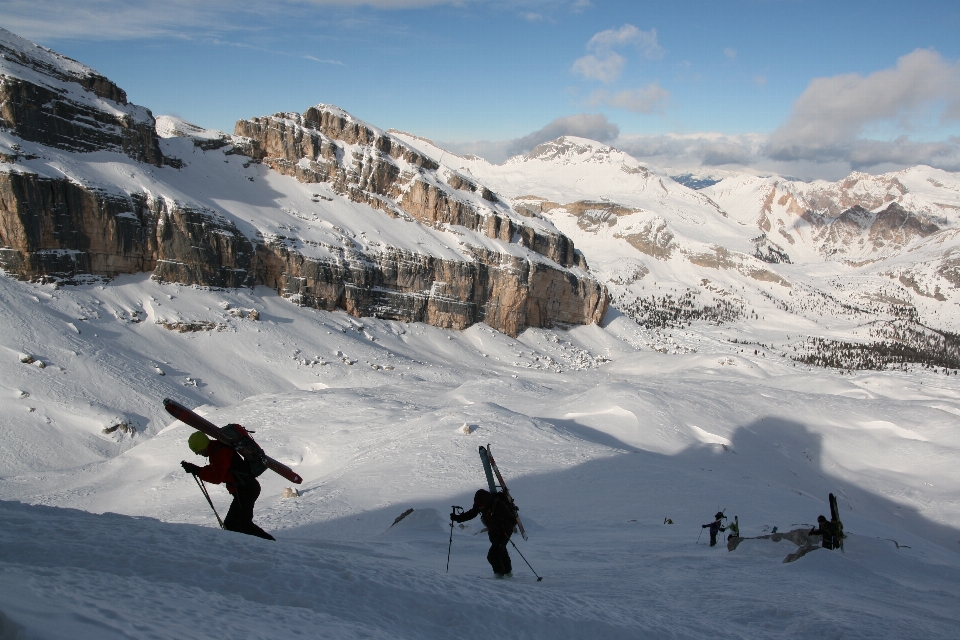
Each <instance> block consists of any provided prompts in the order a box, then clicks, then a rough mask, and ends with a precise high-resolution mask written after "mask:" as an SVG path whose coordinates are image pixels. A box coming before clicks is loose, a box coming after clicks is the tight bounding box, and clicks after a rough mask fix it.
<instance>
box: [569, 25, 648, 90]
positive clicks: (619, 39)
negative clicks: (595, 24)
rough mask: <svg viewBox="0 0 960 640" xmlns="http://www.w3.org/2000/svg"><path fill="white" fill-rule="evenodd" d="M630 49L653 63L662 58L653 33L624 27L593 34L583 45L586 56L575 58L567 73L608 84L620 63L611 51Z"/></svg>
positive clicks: (617, 56)
mask: <svg viewBox="0 0 960 640" xmlns="http://www.w3.org/2000/svg"><path fill="white" fill-rule="evenodd" d="M624 46H632V47H636V48H637V49H639V50H640V52H641V54H642V55H643V56H644V57H645V58H648V59H651V60H656V59H659V58H662V57H663V53H664V51H663V47H661V46H660V44H659V43H658V42H657V30H656V29H651V30H650V31H641V30H640V29H638V28H637V27H635V26H633V25H632V24H625V25H623V26H622V27H620V28H619V29H607V30H606V31H600V32H599V33H596V34H594V36H593V37H592V38H590V40H588V41H587V51H590V52H591V53H589V54H588V55H586V56H583V57H582V58H578V59H577V60H576V61H575V62H574V63H573V67H572V68H571V69H570V70H571V71H573V73H576V74H578V75H581V76H583V77H584V78H586V79H588V80H599V81H600V82H603V83H610V82H613V81H614V80H616V79H617V78H619V77H620V72H621V71H622V70H623V63H624V59H623V57H622V56H620V55H619V54H618V53H616V52H615V51H614V50H613V48H614V47H624Z"/></svg>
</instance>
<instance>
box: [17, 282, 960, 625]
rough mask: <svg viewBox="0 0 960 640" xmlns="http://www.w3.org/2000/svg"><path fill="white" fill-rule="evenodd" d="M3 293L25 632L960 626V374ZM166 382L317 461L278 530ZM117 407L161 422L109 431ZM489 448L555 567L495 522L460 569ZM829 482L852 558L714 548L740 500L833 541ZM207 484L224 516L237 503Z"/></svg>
mask: <svg viewBox="0 0 960 640" xmlns="http://www.w3.org/2000/svg"><path fill="white" fill-rule="evenodd" d="M0 301H2V305H0V357H2V358H3V361H4V365H3V367H2V368H0V402H2V409H3V411H2V416H3V417H2V423H0V424H2V430H0V476H2V477H0V512H2V516H0V520H2V522H3V523H4V526H3V527H0V540H2V544H0V613H2V614H3V615H4V616H6V618H0V625H3V626H2V627H0V628H4V629H6V628H11V625H13V627H12V628H16V629H19V631H18V633H20V636H21V637H23V638H153V637H156V638H173V637H176V638H212V637H224V636H225V635H227V636H238V637H250V638H260V637H263V638H267V637H287V636H292V637H300V636H303V637H330V638H353V637H357V638H360V637H376V638H381V637H382V638H414V637H416V638H438V639H439V638H448V637H451V636H456V637H467V638H471V637H477V638H480V637H489V635H490V634H491V633H494V634H495V635H499V636H502V637H529V638H557V637H564V638H568V637H569V638H584V637H603V638H608V637H609V638H621V637H622V638H638V637H644V638H646V637H653V638H657V637H663V638H702V637H706V636H717V637H729V638H755V637H771V638H775V637H784V638H786V637H796V636H797V635H798V634H799V635H806V634H814V633H817V634H821V635H826V636H827V637H844V638H857V637H863V638H876V637H890V638H911V637H916V638H929V637H951V636H952V635H954V634H955V632H956V629H957V628H958V627H960V615H958V613H957V610H956V606H955V605H956V601H957V597H958V595H960V587H958V585H960V555H958V549H957V545H958V539H960V532H958V529H960V501H958V500H957V490H958V487H960V471H958V470H957V468H956V462H955V461H956V456H957V452H958V449H960V432H958V431H957V429H956V416H957V415H958V412H960V381H958V378H957V377H956V376H943V375H937V374H933V373H929V372H926V371H923V370H920V371H915V372H912V373H904V372H861V373H857V374H856V375H854V376H839V375H837V374H836V373H833V372H830V371H825V370H814V369H809V368H807V367H802V368H797V367H793V366H790V363H789V361H785V362H780V361H778V359H771V358H766V359H764V358H762V357H759V356H757V357H754V356H753V355H752V354H750V355H745V354H742V353H740V352H739V345H735V344H731V343H730V342H729V341H727V340H726V339H725V335H724V334H723V333H722V332H723V331H726V329H718V328H704V329H701V330H700V331H699V333H695V334H694V333H687V334H681V333H680V332H676V334H675V337H676V340H677V341H678V343H679V342H683V341H686V342H687V343H690V344H694V343H695V344H696V347H697V351H696V352H695V353H687V354H685V355H667V354H661V353H657V352H655V351H652V350H650V349H641V350H639V351H638V350H637V348H636V347H635V346H634V345H635V344H636V343H637V342H640V341H642V340H644V339H650V338H651V336H650V334H649V333H648V332H645V331H644V330H643V329H640V328H639V327H637V326H636V325H634V324H633V323H632V322H630V321H629V320H627V319H626V318H623V317H622V316H620V317H617V316H616V315H613V316H612V318H611V319H610V320H609V322H608V324H607V325H606V326H605V327H603V328H601V327H598V326H587V327H574V328H571V329H569V330H546V329H540V330H532V329H531V330H528V331H526V332H525V333H524V334H522V335H521V336H520V337H519V338H518V339H516V340H515V339H512V338H509V337H507V336H504V335H502V334H500V333H498V332H495V331H492V330H491V329H489V328H488V327H486V326H484V325H476V326H474V327H471V328H470V329H468V330H466V331H463V332H448V331H443V330H440V329H436V328H433V327H429V326H424V325H417V324H402V323H397V322H390V321H383V320H376V319H370V318H364V319H358V318H352V317H350V316H347V315H345V314H342V313H326V312H318V311H315V310H310V309H303V308H299V307H296V306H294V305H292V304H290V303H289V302H288V301H286V300H282V299H280V298H278V297H277V296H276V295H275V294H273V293H272V292H270V291H267V290H264V289H256V290H238V291H210V290H202V289H195V288H189V287H181V286H175V285H160V284H157V283H155V282H152V281H150V280H149V279H148V278H146V277H145V276H128V277H123V278H118V279H116V280H114V281H112V282H109V283H104V284H91V285H83V286H77V287H65V288H59V289H58V288H55V287H52V286H49V285H35V284H27V283H20V282H16V281H13V280H11V279H8V278H0ZM250 309H256V310H257V311H258V312H259V314H260V319H259V320H258V321H255V320H252V319H251V318H250V317H249V313H248V312H249V310H250ZM240 311H244V317H241V315H240V314H239V312H240ZM159 318H178V319H181V320H184V321H190V322H200V321H202V322H209V323H211V326H214V327H219V330H218V329H217V328H214V329H212V330H209V331H197V332H192V333H178V332H175V331H170V330H167V329H165V328H163V327H161V326H160V325H158V324H156V323H155V320H156V319H159ZM137 320H139V321H137ZM67 322H72V323H73V324H74V325H75V326H76V327H77V328H78V329H79V333H78V332H75V331H73V330H72V329H70V328H69V327H68V326H66V325H67ZM25 354H29V355H32V356H33V357H34V358H35V359H36V360H38V361H41V362H43V363H44V365H45V367H44V368H42V369H41V368H40V367H39V366H37V365H36V364H25V363H21V362H20V357H21V356H22V355H25ZM387 367H390V368H387ZM159 371H162V372H163V375H161V374H160V373H159ZM164 397H172V398H174V399H177V400H178V401H180V402H182V403H184V404H186V405H188V406H191V407H198V412H199V413H201V414H203V415H205V416H206V417H208V418H209V419H210V420H212V421H213V422H215V423H218V424H225V423H227V422H234V421H235V422H240V423H242V424H244V425H245V426H247V427H248V428H250V429H253V430H254V431H256V434H255V437H256V438H257V440H258V441H259V442H260V443H261V444H262V445H263V446H264V448H265V449H266V450H267V452H268V453H270V454H271V455H273V456H274V457H276V458H277V459H278V460H280V461H282V462H284V463H287V464H290V465H291V466H293V468H294V469H295V470H296V471H297V472H298V473H300V474H301V475H302V476H303V477H304V479H305V481H304V483H303V485H301V486H300V487H299V490H300V493H301V495H300V497H297V498H290V499H282V498H281V497H280V494H281V491H282V489H283V488H284V487H285V486H288V485H287V483H286V481H285V480H283V479H282V478H280V477H279V476H276V475H274V474H271V473H270V472H267V473H266V474H265V475H264V476H262V477H261V482H262V484H263V487H264V489H263V494H262V495H261V498H260V501H259V503H258V506H257V511H256V520H257V522H258V523H260V524H261V525H262V526H263V527H264V528H266V529H267V530H269V531H271V532H273V533H274V534H275V535H276V536H277V538H278V542H277V543H273V544H271V543H267V542H264V541H260V540H258V539H248V538H247V537H245V536H240V535H236V534H233V533H229V532H222V531H219V530H218V529H216V521H215V519H214V517H213V514H212V513H211V512H210V511H209V508H208V507H207V505H206V503H205V501H204V500H203V498H202V496H201V495H200V493H199V491H198V490H197V487H196V485H195V484H194V483H193V480H192V479H191V478H190V477H189V476H186V475H185V474H184V473H183V472H182V470H181V469H180V467H179V462H180V460H182V459H188V460H195V457H193V456H192V454H190V452H189V450H188V449H187V448H186V438H187V436H188V435H189V433H190V429H189V428H188V427H186V426H185V425H182V424H180V423H175V422H174V421H172V420H171V419H170V417H169V416H168V415H166V414H165V412H164V411H163V409H162V406H161V400H162V399H163V398H164ZM120 421H125V422H126V423H128V424H130V425H133V426H135V427H136V430H137V432H136V433H135V434H131V433H129V432H127V433H124V432H123V431H121V430H116V431H113V432H112V433H109V434H107V433H103V430H104V429H105V428H108V427H111V426H113V425H114V424H116V423H118V422H120ZM465 423H466V424H468V425H470V426H471V427H473V429H472V431H471V433H470V434H469V435H468V434H465V433H464V432H463V430H462V428H461V427H462V425H463V424H465ZM487 443H490V444H491V445H492V448H493V452H494V455H495V456H496V458H497V461H498V462H499V464H500V467H501V469H502V470H503V472H504V474H505V476H506V479H507V481H508V482H509V483H510V486H511V489H512V490H513V492H514V494H515V497H516V499H517V501H518V503H519V505H520V507H521V509H522V511H521V514H522V516H523V518H524V521H525V523H526V524H527V525H528V529H529V531H530V541H529V542H524V541H522V540H521V539H520V538H519V536H517V537H516V540H515V542H516V543H517V544H518V546H519V547H520V549H521V551H522V552H523V553H524V555H525V556H526V557H527V559H528V560H529V561H530V562H531V563H532V564H533V565H534V567H535V568H536V569H537V571H538V573H540V574H541V575H543V576H545V579H544V581H543V582H541V583H537V582H535V578H534V577H533V575H532V573H530V571H529V569H528V568H527V566H526V565H525V564H524V563H523V561H522V560H521V558H520V557H519V556H518V555H517V553H516V551H514V550H513V549H512V548H511V549H510V552H511V556H512V558H513V563H514V578H513V579H512V580H506V581H494V580H492V579H490V571H489V567H488V566H487V564H486V561H485V554H486V549H487V546H488V543H487V540H486V537H485V535H484V534H481V533H479V531H480V527H479V525H478V524H477V522H476V521H474V522H471V523H467V525H466V526H465V527H464V528H463V529H460V528H459V527H458V528H456V529H455V530H454V538H453V549H452V554H451V563H450V564H451V569H450V574H449V575H446V574H445V573H444V565H445V561H446V551H447V542H448V536H449V534H450V529H449V527H448V526H447V514H448V513H449V509H450V505H451V504H457V505H460V506H463V507H465V508H469V506H470V501H471V498H472V495H473V492H474V491H475V490H476V489H477V488H479V487H482V486H484V484H485V480H484V477H483V471H482V469H481V466H480V463H479V456H478V455H477V447H478V446H479V445H481V444H484V445H485V444H487ZM721 445H726V448H724V447H723V446H721ZM831 491H833V492H834V493H836V494H837V495H838V497H839V499H840V506H841V510H842V514H843V519H844V524H845V528H846V531H847V532H848V533H849V535H850V537H849V538H848V540H847V541H846V549H845V552H843V553H840V552H832V553H831V552H827V551H823V550H818V551H816V552H813V553H811V554H808V555H807V556H805V557H803V558H802V559H800V560H799V561H797V562H795V563H792V564H782V560H783V558H784V557H785V556H786V555H787V554H788V553H791V552H793V551H794V550H795V549H796V547H795V545H793V544H792V543H790V542H786V541H783V542H780V543H772V542H769V541H760V540H757V541H750V540H748V541H745V542H743V543H742V544H741V545H740V547H739V548H738V549H737V550H736V551H734V552H732V553H728V552H727V551H726V549H724V548H722V546H718V547H717V548H710V547H708V546H707V545H706V544H704V542H705V540H704V539H703V538H705V536H701V539H700V540H699V544H697V541H698V538H697V537H698V535H700V534H701V531H702V530H701V529H700V525H701V524H704V523H705V522H708V521H709V520H710V519H711V515H712V514H713V513H714V512H715V511H716V510H717V509H718V508H719V509H726V513H727V514H728V515H730V516H731V517H732V516H733V515H737V516H739V518H740V522H741V526H742V531H743V533H744V535H746V536H757V535H761V534H763V533H765V532H768V531H769V529H770V528H771V527H773V526H778V527H779V529H780V530H781V531H788V530H790V529H793V528H801V527H809V526H812V523H813V522H815V521H816V517H817V515H819V514H821V513H828V512H829V511H828V506H827V501H826V497H827V493H829V492H831ZM211 496H212V499H213V501H214V503H215V504H216V506H217V508H218V509H219V510H220V512H221V514H223V513H224V512H225V510H226V508H227V505H228V504H229V496H228V495H227V494H226V491H225V489H223V488H222V487H211ZM411 507H412V508H414V509H415V511H414V512H413V514H411V515H410V516H408V517H407V518H406V519H404V520H403V521H401V522H400V523H398V524H397V525H396V526H394V527H391V526H390V525H391V523H392V522H393V521H394V519H395V518H396V517H397V516H398V515H399V514H400V513H402V512H403V511H405V510H406V509H408V508H411ZM121 514H122V515H121ZM668 517H669V518H671V519H672V520H673V522H674V523H675V524H674V525H663V524H661V523H662V522H663V520H664V519H665V518H668ZM894 540H895V541H896V543H894ZM898 545H899V548H898Z"/></svg>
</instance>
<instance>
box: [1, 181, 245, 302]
mask: <svg viewBox="0 0 960 640" xmlns="http://www.w3.org/2000/svg"><path fill="white" fill-rule="evenodd" d="M253 255H254V251H253V246H252V244H251V242H250V241H249V240H248V239H247V238H246V237H245V236H244V235H243V234H242V233H240V232H239V230H237V228H236V227H235V226H234V225H233V223H231V222H229V221H228V220H226V219H225V218H223V217H222V216H220V215H218V214H216V213H215V212H211V211H199V210H195V209H191V208H188V207H182V206H180V205H178V204H176V203H175V202H173V201H170V200H167V199H165V198H151V197H148V196H147V195H146V194H134V195H131V196H127V197H124V196H120V195H111V194H107V193H102V192H97V191H93V190H88V189H86V188H84V187H82V186H80V185H78V184H76V183H74V182H72V181H70V180H66V179H52V178H46V177H41V176H38V175H37V174H34V173H26V172H20V171H9V172H4V173H0V267H2V268H3V269H4V270H6V271H8V272H11V273H14V274H16V275H18V276H19V277H21V278H34V277H38V276H52V277H59V278H68V279H69V278H73V277H76V276H78V275H81V274H92V275H99V276H104V277H108V278H109V277H114V276H117V275H120V274H123V273H138V272H141V271H153V273H154V277H156V278H157V279H159V280H164V281H173V282H183V283H185V284H200V285H205V286H215V287H237V286H241V285H244V284H249V283H250V279H249V277H248V271H249V265H250V262H251V259H252V258H253Z"/></svg>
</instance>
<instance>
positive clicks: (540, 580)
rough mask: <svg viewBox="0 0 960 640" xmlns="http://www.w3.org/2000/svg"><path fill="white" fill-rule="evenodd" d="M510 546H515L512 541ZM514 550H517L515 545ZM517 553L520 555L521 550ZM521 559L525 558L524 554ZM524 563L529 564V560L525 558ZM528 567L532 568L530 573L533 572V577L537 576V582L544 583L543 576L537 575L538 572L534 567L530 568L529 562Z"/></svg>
mask: <svg viewBox="0 0 960 640" xmlns="http://www.w3.org/2000/svg"><path fill="white" fill-rule="evenodd" d="M510 544H513V540H511V541H510ZM513 548H514V549H517V545H515V544H513ZM517 553H520V549H517ZM520 557H521V558H523V554H522V553H520ZM523 561H524V562H527V559H526V558H523ZM527 566H528V567H530V571H533V575H535V576H537V582H542V581H543V576H540V575H537V572H536V570H535V569H534V568H533V567H531V566H530V563H529V562H527Z"/></svg>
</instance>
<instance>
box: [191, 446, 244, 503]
mask: <svg viewBox="0 0 960 640" xmlns="http://www.w3.org/2000/svg"><path fill="white" fill-rule="evenodd" d="M233 456H234V451H233V449H231V448H230V447H228V446H225V445H223V444H221V443H219V442H211V443H210V452H209V453H208V457H209V458H210V462H209V463H208V464H207V466H205V467H201V468H200V471H198V472H197V476H198V477H199V478H200V479H201V480H203V481H204V482H209V483H210V484H220V483H222V482H223V483H226V485H227V491H229V492H230V493H233V492H234V488H235V487H236V484H237V480H236V478H234V476H233V473H232V472H231V471H230V467H231V466H233Z"/></svg>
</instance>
